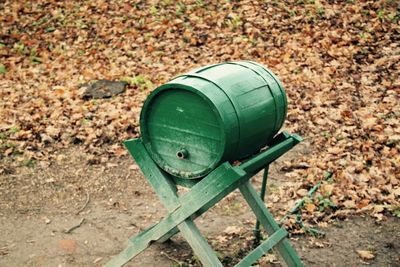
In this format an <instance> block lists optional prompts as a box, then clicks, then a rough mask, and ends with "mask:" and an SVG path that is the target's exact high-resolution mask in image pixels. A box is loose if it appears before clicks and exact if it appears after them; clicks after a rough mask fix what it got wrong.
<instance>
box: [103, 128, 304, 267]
mask: <svg viewBox="0 0 400 267" xmlns="http://www.w3.org/2000/svg"><path fill="white" fill-rule="evenodd" d="M298 142H299V138H298V137H297V136H292V135H289V134H287V133H282V134H280V135H278V136H276V137H275V138H274V139H273V140H272V142H271V147H269V148H268V149H267V150H265V151H263V152H261V153H259V154H258V155H256V156H254V157H253V158H252V159H250V160H248V161H246V162H244V163H243V164H241V165H239V166H235V167H233V166H232V165H231V164H229V163H228V162H225V163H223V164H220V165H219V166H218V167H217V168H216V169H215V170H213V171H212V172H211V173H210V174H208V175H207V176H206V177H204V179H200V180H198V181H197V182H196V183H195V184H193V185H191V186H192V187H191V190H190V191H189V192H187V193H185V194H183V195H182V196H178V195H177V193H176V185H175V182H174V181H175V180H174V179H173V177H171V176H170V175H169V174H167V173H166V172H164V171H163V170H162V169H161V168H159V167H158V166H157V165H156V164H155V163H154V161H153V160H152V159H151V157H150V154H149V153H148V151H147V150H146V149H145V147H144V145H143V143H142V141H141V140H140V139H135V140H129V141H127V142H125V145H126V147H127V148H128V150H129V152H130V153H131V155H132V156H133V157H134V158H135V160H136V162H137V164H138V165H139V166H140V168H141V170H142V171H143V173H144V174H145V177H146V178H147V180H148V181H149V183H150V184H151V186H152V187H153V188H154V190H155V192H156V193H157V195H158V197H159V198H160V200H161V202H162V203H163V204H164V206H165V207H166V208H167V209H168V211H169V213H168V215H167V216H166V217H165V218H164V219H162V220H161V221H160V222H159V223H158V224H156V225H154V226H152V227H150V228H148V229H147V230H145V231H143V232H141V233H140V234H138V235H136V236H133V237H131V238H130V239H129V245H128V247H126V249H125V250H123V251H122V252H121V253H120V254H119V255H117V256H116V257H114V258H113V259H111V260H110V261H109V262H108V263H107V264H106V267H116V266H122V265H124V264H125V263H127V262H128V261H129V260H130V259H132V258H133V257H135V256H136V255H137V254H139V253H140V252H142V251H143V250H144V249H146V248H147V247H148V246H149V245H150V244H151V243H152V242H154V241H157V240H166V238H168V237H171V236H172V235H173V234H175V233H177V231H178V229H179V231H181V232H182V234H183V236H184V237H185V239H186V240H187V241H188V243H189V244H190V246H191V247H192V249H193V251H194V253H195V254H196V255H197V257H198V258H199V259H200V261H201V262H202V264H203V265H204V266H206V267H215V266H221V263H220V261H219V260H218V258H217V257H216V256H215V253H214V252H213V251H212V249H211V247H210V246H209V244H208V243H207V241H206V240H205V239H204V238H203V237H202V236H201V234H200V232H199V231H198V229H197V227H196V225H195V224H194V222H193V219H194V218H195V217H197V216H200V215H201V214H202V213H204V212H206V211H207V210H208V209H209V208H211V207H212V206H214V205H215V204H216V203H218V202H219V201H220V200H221V199H222V198H223V197H225V196H226V195H228V194H229V193H231V192H232V191H233V190H235V189H237V188H239V189H240V191H241V193H242V194H243V196H244V197H245V199H246V201H247V203H248V204H249V205H250V207H251V208H252V210H253V211H254V213H255V214H256V217H257V219H258V220H259V221H260V223H261V225H262V226H263V227H264V228H266V230H267V232H268V234H269V235H270V238H269V239H268V240H266V241H265V242H263V243H262V244H261V245H260V246H259V247H257V248H256V249H255V250H254V251H253V252H251V253H250V254H249V255H248V256H247V257H245V258H244V261H243V262H241V263H239V264H238V266H248V265H247V264H248V263H249V262H254V261H256V260H257V259H258V258H260V257H261V256H262V255H263V254H264V253H265V252H266V251H268V250H269V249H271V248H272V247H275V248H276V249H277V251H278V253H279V254H280V255H281V256H282V258H283V259H284V261H285V263H286V264H287V265H288V266H303V265H302V263H301V260H300V259H299V257H298V256H297V254H296V252H295V250H294V249H293V247H292V246H291V244H290V243H289V241H288V239H287V238H286V232H285V231H284V230H282V229H281V228H280V227H279V225H278V224H277V223H276V222H275V220H274V219H273V217H272V215H271V214H270V212H269V211H268V209H267V208H266V206H265V204H264V203H263V201H262V200H261V198H260V197H259V196H258V195H257V193H256V192H255V190H254V188H253V187H252V186H251V184H250V182H249V180H250V178H251V177H252V176H254V175H255V174H256V172H257V171H258V170H259V169H260V168H265V167H266V166H268V165H269V164H271V163H272V162H273V161H274V160H276V159H277V158H278V157H280V156H282V155H283V154H284V153H285V152H287V151H288V150H290V149H291V148H292V147H293V146H295V145H296V144H297V143H298Z"/></svg>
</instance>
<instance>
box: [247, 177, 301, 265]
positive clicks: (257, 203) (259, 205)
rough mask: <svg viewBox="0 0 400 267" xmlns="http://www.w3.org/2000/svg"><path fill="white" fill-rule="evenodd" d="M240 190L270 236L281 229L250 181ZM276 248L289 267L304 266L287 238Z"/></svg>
mask: <svg viewBox="0 0 400 267" xmlns="http://www.w3.org/2000/svg"><path fill="white" fill-rule="evenodd" d="M239 189H240V192H241V193H242V195H243V197H244V198H245V199H246V201H247V203H248V204H249V206H250V208H251V209H252V210H253V212H254V214H255V215H256V217H257V219H258V220H259V221H260V223H261V225H262V226H263V227H264V228H265V230H266V231H267V233H268V235H269V236H272V235H273V234H274V233H275V232H276V231H278V230H279V229H280V227H279V225H278V223H277V222H276V221H275V220H274V218H273V216H272V214H271V213H270V212H269V210H268V209H267V207H265V204H264V202H263V201H262V200H261V199H260V197H259V196H258V195H257V192H256V190H255V189H254V188H253V186H252V185H251V183H250V181H247V182H246V183H244V184H242V185H241V186H240V187H239ZM275 247H276V249H277V251H278V253H279V255H280V256H281V257H282V259H283V260H284V261H285V262H286V264H287V265H288V266H289V267H292V266H295V267H301V266H304V265H303V263H302V262H301V260H300V258H299V256H298V255H297V253H296V251H295V250H294V248H293V247H292V245H291V244H290V242H289V240H288V239H287V238H284V239H282V241H281V242H279V243H278V244H276V246H275Z"/></svg>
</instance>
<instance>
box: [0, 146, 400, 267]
mask: <svg viewBox="0 0 400 267" xmlns="http://www.w3.org/2000/svg"><path fill="white" fill-rule="evenodd" d="M308 149H309V148H308V147H307V145H306V144H304V145H302V146H301V147H299V148H298V149H296V150H294V151H293V153H292V154H291V155H288V156H286V157H284V158H282V159H281V160H279V161H278V162H277V163H275V164H274V165H273V166H272V168H271V178H270V181H269V185H270V188H269V189H270V190H269V191H270V192H269V195H268V200H267V202H268V205H269V206H270V207H271V209H272V211H273V212H274V214H276V215H277V216H280V214H282V212H284V211H285V209H287V207H288V205H287V203H280V202H279V201H278V202H276V203H272V200H274V199H276V198H277V197H278V196H279V192H278V191H274V190H271V188H275V187H283V188H285V186H287V185H285V183H289V184H290V179H288V178H286V177H285V176H284V175H283V174H284V173H282V171H280V169H281V168H280V166H284V165H285V163H284V162H285V161H287V160H290V158H291V157H294V156H296V155H297V153H307V150H308ZM60 155H64V157H60V159H61V158H62V160H61V161H54V162H51V164H49V165H43V166H42V165H41V163H37V165H36V167H34V168H28V167H24V168H17V169H14V173H13V174H8V175H2V176H1V177H0V178H1V181H2V186H1V187H0V197H1V199H0V204H1V212H0V215H1V217H0V265H1V266H58V265H60V266H100V265H102V264H104V263H105V262H106V261H107V260H109V259H110V258H111V257H112V255H115V254H117V253H118V252H119V251H120V250H122V249H123V248H124V245H125V242H126V240H127V238H128V237H129V236H131V235H133V234H136V233H138V232H139V231H140V230H142V229H145V228H146V227H149V226H150V225H152V224H153V223H156V222H157V221H158V220H159V219H161V218H162V216H165V214H166V212H165V209H164V208H163V207H162V205H161V203H160V202H159V201H158V199H157V198H156V197H155V195H154V193H153V192H152V190H151V188H150V186H149V185H148V184H147V182H146V181H145V178H144V177H143V175H142V174H141V172H140V170H138V169H137V167H136V165H134V162H133V161H132V160H131V159H130V158H128V157H127V156H126V157H122V158H120V159H112V158H111V159H108V160H107V162H103V163H99V164H95V165H93V164H92V165H91V164H90V162H92V161H91V160H92V157H91V156H90V155H88V154H85V153H84V152H82V151H81V150H79V148H75V149H70V150H67V151H62V152H60ZM253 182H254V183H255V185H256V186H257V187H259V186H260V177H256V178H255V179H254V181H253ZM86 193H89V195H90V201H89V202H88V204H87V206H85V208H84V210H82V211H81V212H80V213H79V214H77V212H78V211H80V210H81V208H82V207H83V206H84V205H85V203H86V201H87V198H86V197H87V195H86ZM83 218H84V222H83V223H82V224H81V225H80V226H79V227H77V228H76V229H74V230H72V231H71V233H69V234H67V233H65V230H66V229H71V228H72V227H73V226H76V225H78V224H79V223H80V222H81V220H82V219H83ZM254 221H255V219H254V216H253V214H252V213H251V212H250V210H249V208H248V207H247V205H246V204H245V203H244V201H243V199H242V198H241V196H240V194H239V193H238V192H234V193H232V194H230V195H229V196H228V197H226V198H225V199H224V200H223V201H222V202H220V203H219V204H218V205H217V206H216V207H214V208H212V209H211V210H210V211H209V212H207V213H206V214H205V215H204V216H202V217H201V218H199V219H198V220H197V224H198V226H199V227H200V229H201V231H202V232H203V233H204V234H205V235H206V237H207V238H208V240H209V241H210V243H211V244H212V245H213V247H214V248H215V250H216V251H218V254H219V256H220V258H221V259H222V260H223V261H224V263H225V264H226V265H227V266H230V265H232V264H233V263H235V262H237V260H238V259H239V258H240V257H243V255H244V254H245V253H246V252H247V251H248V250H249V249H250V248H251V245H252V228H253V227H254ZM398 225H399V219H398V218H394V217H389V218H386V219H385V220H383V221H382V222H376V221H375V220H374V219H371V218H370V217H355V218H351V219H348V220H346V221H340V220H334V221H333V224H331V225H329V226H328V228H322V229H321V230H323V231H324V232H326V237H325V238H323V239H316V238H313V237H311V236H309V235H292V242H293V243H294V245H295V247H296V248H297V250H298V252H299V254H300V256H301V257H302V259H303V260H304V262H305V263H306V264H307V265H308V266H358V265H362V264H367V263H368V264H370V265H372V266H398V265H399V264H400V262H399V258H398V255H399V251H400V244H399V241H398V240H400V236H399V228H398V227H399V226H398ZM357 250H368V251H371V252H372V253H373V255H374V256H375V258H374V259H372V260H367V261H363V260H362V259H361V258H360V257H359V255H358V254H357ZM271 262H272V263H271ZM178 263H180V264H183V265H193V266H199V264H198V263H197V262H196V260H195V257H193V255H192V253H191V250H190V248H189V246H188V245H187V244H186V243H185V242H184V240H183V239H182V238H181V237H179V236H178V237H176V238H174V239H173V240H172V242H168V243H166V244H162V245H154V246H151V247H150V248H149V249H148V250H146V251H145V252H144V253H142V254H140V255H139V256H138V257H137V258H135V259H134V260H133V261H132V262H131V263H129V265H128V266H177V265H179V264H178ZM271 264H272V265H273V266H276V265H278V266H279V264H278V263H277V261H276V257H274V256H271V255H269V256H267V257H264V258H263V259H262V260H261V261H260V265H261V266H270V265H271Z"/></svg>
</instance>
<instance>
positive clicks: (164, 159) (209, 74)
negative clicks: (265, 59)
mask: <svg viewBox="0 0 400 267" xmlns="http://www.w3.org/2000/svg"><path fill="white" fill-rule="evenodd" d="M286 111H287V100H286V95H285V92H284V90H283V87H282V85H281V83H280V82H279V80H278V79H277V78H276V77H275V75H274V74H272V72H271V71H269V70H268V69H267V68H265V67H263V66H262V65H259V64H257V63H255V62H251V61H238V62H227V63H222V64H216V65H211V66H206V67H203V68H199V69H196V70H193V71H191V72H189V73H187V74H184V75H181V76H179V77H177V78H175V79H174V80H172V81H170V82H168V83H166V84H164V85H162V86H160V87H159V88H157V89H156V90H155V91H154V92H153V93H152V94H151V95H150V96H149V97H148V99H147V100H146V102H145V104H144V106H143V109H142V113H141V117H140V125H141V131H142V139H143V142H144V145H145V147H146V149H147V150H148V151H149V153H150V155H151V157H152V158H153V160H154V161H155V162H156V163H157V164H158V165H159V166H160V167H161V168H162V169H164V170H165V171H167V172H168V173H170V174H172V175H174V176H178V177H181V178H189V179H194V178H199V177H203V176H205V175H206V174H208V173H209V172H211V171H212V170H213V169H215V168H216V167H217V166H218V165H219V164H220V163H222V162H224V161H231V160H235V159H240V158H243V157H246V156H248V155H250V154H252V153H254V152H256V151H258V150H259V149H260V148H261V147H263V146H264V145H266V144H267V143H268V142H269V141H270V140H271V139H272V138H273V137H274V135H275V134H276V133H277V132H278V131H279V129H280V128H281V126H282V124H283V122H284V120H285V117H286Z"/></svg>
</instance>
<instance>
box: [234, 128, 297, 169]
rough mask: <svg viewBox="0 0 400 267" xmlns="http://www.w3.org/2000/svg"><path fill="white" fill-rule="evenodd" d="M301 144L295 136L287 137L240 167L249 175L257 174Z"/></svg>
mask: <svg viewBox="0 0 400 267" xmlns="http://www.w3.org/2000/svg"><path fill="white" fill-rule="evenodd" d="M299 142H300V141H299V140H298V139H297V138H296V136H295V135H290V136H287V137H286V139H285V140H282V141H281V142H280V143H277V144H275V145H274V146H271V147H270V148H268V149H267V150H265V151H263V152H261V153H259V154H257V155H256V156H254V157H252V158H251V159H249V160H247V161H245V162H243V163H242V164H241V165H240V168H241V169H242V170H244V171H245V172H247V173H252V174H256V173H257V172H259V171H260V170H262V169H263V168H264V167H265V166H266V165H268V164H270V163H271V162H273V161H274V160H276V159H277V158H279V157H280V156H282V155H283V154H284V153H286V152H287V151H288V150H290V149H291V148H292V147H294V146H295V145H296V144H298V143H299Z"/></svg>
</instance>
